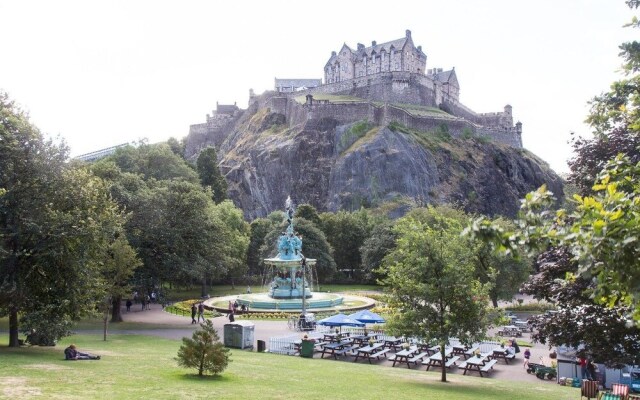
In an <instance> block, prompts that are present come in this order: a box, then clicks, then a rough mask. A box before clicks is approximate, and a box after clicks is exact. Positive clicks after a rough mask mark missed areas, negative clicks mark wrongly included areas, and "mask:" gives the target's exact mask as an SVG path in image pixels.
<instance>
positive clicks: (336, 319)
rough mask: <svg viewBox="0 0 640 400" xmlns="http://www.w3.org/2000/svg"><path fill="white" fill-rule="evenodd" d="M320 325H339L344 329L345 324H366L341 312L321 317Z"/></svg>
mask: <svg viewBox="0 0 640 400" xmlns="http://www.w3.org/2000/svg"><path fill="white" fill-rule="evenodd" d="M318 325H324V326H338V327H340V328H341V329H340V330H342V327H343V326H364V323H362V322H360V321H358V320H355V319H353V318H349V317H347V316H346V315H344V314H342V313H340V314H336V315H332V316H330V317H327V318H324V319H321V320H320V321H318Z"/></svg>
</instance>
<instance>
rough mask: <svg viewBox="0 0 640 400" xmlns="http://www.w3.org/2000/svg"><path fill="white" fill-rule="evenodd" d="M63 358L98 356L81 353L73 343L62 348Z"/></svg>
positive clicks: (93, 358) (93, 357)
mask: <svg viewBox="0 0 640 400" xmlns="http://www.w3.org/2000/svg"><path fill="white" fill-rule="evenodd" d="M64 359H65V360H99V359H100V356H94V355H91V354H88V353H82V352H80V351H78V349H77V348H76V345H75V344H70V345H69V347H67V348H66V349H64Z"/></svg>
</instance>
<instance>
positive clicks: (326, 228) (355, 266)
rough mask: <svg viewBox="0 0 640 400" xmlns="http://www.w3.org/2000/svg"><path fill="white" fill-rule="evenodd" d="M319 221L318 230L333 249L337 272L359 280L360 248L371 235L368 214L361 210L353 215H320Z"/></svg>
mask: <svg viewBox="0 0 640 400" xmlns="http://www.w3.org/2000/svg"><path fill="white" fill-rule="evenodd" d="M320 220H321V224H320V228H321V229H322V231H323V232H324V235H325V237H326V238H327V240H328V241H329V244H330V245H331V248H332V249H333V259H334V261H335V263H336V265H337V266H338V269H339V271H343V272H347V271H348V275H349V276H350V277H351V278H352V279H359V278H360V276H361V271H360V268H361V266H362V257H361V256H360V247H362V245H363V244H364V241H365V240H366V239H367V238H368V237H369V235H370V234H371V225H370V221H369V215H368V212H367V211H366V210H364V209H361V210H360V211H356V212H353V213H351V212H347V211H338V212H337V213H322V214H321V215H320Z"/></svg>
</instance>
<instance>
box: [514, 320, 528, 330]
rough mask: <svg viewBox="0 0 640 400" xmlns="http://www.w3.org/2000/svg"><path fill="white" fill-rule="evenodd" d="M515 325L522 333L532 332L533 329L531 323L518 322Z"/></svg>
mask: <svg viewBox="0 0 640 400" xmlns="http://www.w3.org/2000/svg"><path fill="white" fill-rule="evenodd" d="M514 325H515V326H517V327H518V329H520V331H521V332H530V331H531V328H530V327H529V322H527V321H521V320H516V322H514Z"/></svg>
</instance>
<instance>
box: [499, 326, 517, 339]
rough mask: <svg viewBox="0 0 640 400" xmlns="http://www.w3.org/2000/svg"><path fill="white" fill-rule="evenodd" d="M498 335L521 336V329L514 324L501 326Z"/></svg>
mask: <svg viewBox="0 0 640 400" xmlns="http://www.w3.org/2000/svg"><path fill="white" fill-rule="evenodd" d="M497 333H498V336H515V337H520V336H522V331H521V330H520V328H518V327H517V326H515V325H507V326H503V327H502V329H498V332H497Z"/></svg>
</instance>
